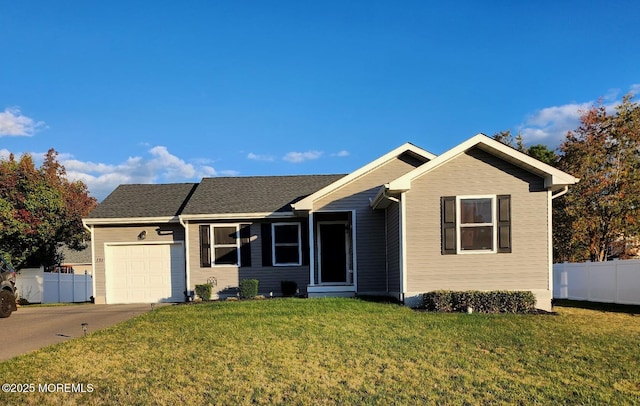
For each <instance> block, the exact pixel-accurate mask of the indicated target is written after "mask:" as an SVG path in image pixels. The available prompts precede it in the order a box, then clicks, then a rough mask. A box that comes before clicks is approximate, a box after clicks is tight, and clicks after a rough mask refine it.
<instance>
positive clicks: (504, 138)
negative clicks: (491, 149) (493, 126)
mask: <svg viewBox="0 0 640 406" xmlns="http://www.w3.org/2000/svg"><path fill="white" fill-rule="evenodd" d="M493 139H494V140H496V141H500V142H501V143H503V144H505V145H508V146H510V147H511V148H514V149H517V150H518V151H520V152H524V153H526V152H527V148H526V147H525V146H524V138H523V137H522V134H520V133H518V134H516V135H515V136H514V135H513V134H511V130H507V131H500V132H498V133H495V134H493Z"/></svg>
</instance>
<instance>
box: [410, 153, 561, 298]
mask: <svg viewBox="0 0 640 406" xmlns="http://www.w3.org/2000/svg"><path fill="white" fill-rule="evenodd" d="M500 194H508V195H511V210H512V211H511V213H512V216H511V232H512V252H511V253H504V254H458V255H442V254H441V245H440V244H441V240H440V197H441V196H461V195H500ZM405 196H406V215H407V219H408V220H407V222H406V228H407V230H406V232H407V234H406V237H407V238H406V243H407V264H406V267H407V286H406V291H408V292H426V291H431V290H435V289H454V290H467V289H478V290H492V289H527V290H529V289H548V286H549V280H548V279H549V254H548V245H547V242H548V238H550V236H549V235H548V212H547V206H548V192H547V191H546V190H545V189H544V187H543V179H541V178H539V177H537V176H535V175H532V174H531V173H529V172H526V171H524V170H522V169H520V168H517V167H515V166H513V165H511V164H509V163H507V162H505V161H503V160H501V159H498V158H496V157H494V156H493V155H490V154H488V153H486V152H484V151H482V150H480V149H473V150H471V151H468V152H467V153H465V154H462V155H460V156H459V157H456V158H454V159H453V160H451V161H450V162H448V163H446V164H445V165H442V166H441V167H439V168H437V169H435V170H433V171H431V172H428V173H427V174H425V175H423V176H422V177H420V178H418V179H415V180H414V181H413V182H412V184H411V190H410V191H409V192H407V193H406V194H405Z"/></svg>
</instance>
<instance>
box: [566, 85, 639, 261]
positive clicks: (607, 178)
mask: <svg viewBox="0 0 640 406" xmlns="http://www.w3.org/2000/svg"><path fill="white" fill-rule="evenodd" d="M560 150H561V156H560V159H559V161H558V168H559V169H561V170H563V171H566V172H569V173H571V174H573V175H574V176H576V177H578V178H580V179H581V180H580V182H579V183H578V184H577V185H573V186H572V187H571V188H569V192H568V193H567V194H566V195H565V196H564V197H563V198H562V199H558V200H559V201H558V200H557V201H556V203H555V207H554V221H555V228H554V246H555V248H556V259H557V260H560V261H564V260H568V261H581V260H591V261H605V260H607V259H608V258H609V257H610V256H612V255H614V256H621V257H625V256H627V255H629V252H630V250H631V249H633V248H634V246H636V245H637V238H636V237H637V235H638V231H640V230H639V227H638V214H640V213H639V212H638V211H639V209H640V107H639V106H638V104H637V103H635V102H633V97H632V96H631V95H627V96H625V97H624V98H623V100H622V103H621V104H620V105H619V106H617V107H616V110H615V113H613V114H609V113H608V112H607V110H606V108H605V106H603V105H602V103H601V102H599V103H598V104H597V105H595V106H593V107H592V108H591V109H589V110H587V111H585V112H583V113H582V116H581V119H580V125H579V127H578V128H577V129H576V130H575V131H570V132H569V133H568V134H567V136H566V139H565V141H564V142H563V143H562V145H561V146H560Z"/></svg>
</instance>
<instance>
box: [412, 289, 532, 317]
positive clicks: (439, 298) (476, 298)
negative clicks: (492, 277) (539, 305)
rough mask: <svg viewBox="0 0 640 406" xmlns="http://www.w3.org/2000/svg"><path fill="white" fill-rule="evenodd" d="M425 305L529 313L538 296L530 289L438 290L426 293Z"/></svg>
mask: <svg viewBox="0 0 640 406" xmlns="http://www.w3.org/2000/svg"><path fill="white" fill-rule="evenodd" d="M423 299H424V307H425V309H427V310H430V311H436V312H466V311H467V308H469V307H471V308H472V309H473V311H474V312H478V313H528V312H531V311H533V310H535V305H536V298H535V296H534V294H533V293H532V292H529V291H505V290H494V291H489V292H481V291H477V290H469V291H463V292H458V291H450V290H438V291H434V292H428V293H425V294H424V296H423Z"/></svg>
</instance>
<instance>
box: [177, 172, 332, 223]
mask: <svg viewBox="0 0 640 406" xmlns="http://www.w3.org/2000/svg"><path fill="white" fill-rule="evenodd" d="M343 176H345V175H297V176H247V177H219V178H205V179H203V180H202V182H201V183H200V185H198V187H197V189H196V191H195V192H194V193H193V195H192V196H191V198H190V199H189V201H188V202H187V205H186V206H185V208H184V210H183V211H182V214H185V215H196V214H228V213H274V212H285V211H291V210H292V209H291V204H292V203H295V202H297V201H298V200H300V199H302V198H304V197H306V196H308V195H310V194H312V193H314V192H316V191H318V190H320V189H322V188H323V187H325V186H327V185H329V184H331V183H333V182H335V181H336V180H338V179H340V178H342V177H343Z"/></svg>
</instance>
